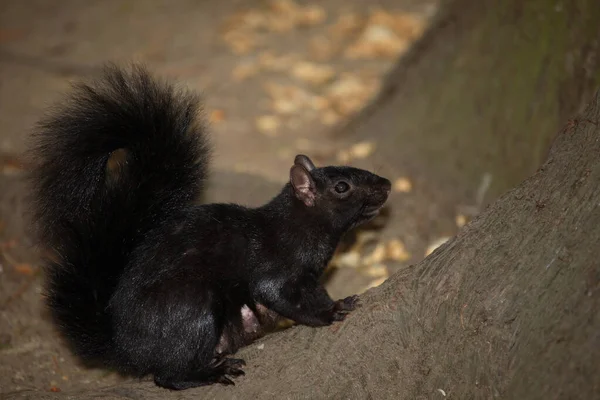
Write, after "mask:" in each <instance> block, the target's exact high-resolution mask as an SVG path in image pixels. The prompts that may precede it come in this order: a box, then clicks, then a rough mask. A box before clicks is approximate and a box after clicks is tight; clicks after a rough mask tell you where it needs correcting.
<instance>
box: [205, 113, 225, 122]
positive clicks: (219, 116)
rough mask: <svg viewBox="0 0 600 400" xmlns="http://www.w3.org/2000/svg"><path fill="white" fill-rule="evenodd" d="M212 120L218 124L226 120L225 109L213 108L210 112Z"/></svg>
mask: <svg viewBox="0 0 600 400" xmlns="http://www.w3.org/2000/svg"><path fill="white" fill-rule="evenodd" d="M209 119H210V122H211V123H213V124H218V123H219V122H222V121H224V120H225V111H223V110H213V111H212V112H211V113H210V118H209Z"/></svg>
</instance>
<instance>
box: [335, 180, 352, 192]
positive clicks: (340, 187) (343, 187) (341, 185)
mask: <svg viewBox="0 0 600 400" xmlns="http://www.w3.org/2000/svg"><path fill="white" fill-rule="evenodd" d="M348 189H350V185H348V184H347V183H346V182H338V183H337V184H336V185H335V191H336V192H338V193H344V192H347V191H348Z"/></svg>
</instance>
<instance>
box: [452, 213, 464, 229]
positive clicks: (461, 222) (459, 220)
mask: <svg viewBox="0 0 600 400" xmlns="http://www.w3.org/2000/svg"><path fill="white" fill-rule="evenodd" d="M455 221H456V226H458V227H459V228H462V227H463V226H465V225H466V223H467V217H465V216H464V215H462V214H459V215H457V216H456V219H455Z"/></svg>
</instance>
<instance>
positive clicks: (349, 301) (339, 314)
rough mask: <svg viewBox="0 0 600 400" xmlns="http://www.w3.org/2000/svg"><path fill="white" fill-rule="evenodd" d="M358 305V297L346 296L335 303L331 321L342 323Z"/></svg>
mask: <svg viewBox="0 0 600 400" xmlns="http://www.w3.org/2000/svg"><path fill="white" fill-rule="evenodd" d="M358 305H359V298H358V295H356V294H355V295H353V296H348V297H346V298H345V299H341V300H338V301H336V302H335V304H334V305H333V320H334V321H343V320H344V318H346V315H348V313H349V312H350V311H353V310H355V309H356V307H358Z"/></svg>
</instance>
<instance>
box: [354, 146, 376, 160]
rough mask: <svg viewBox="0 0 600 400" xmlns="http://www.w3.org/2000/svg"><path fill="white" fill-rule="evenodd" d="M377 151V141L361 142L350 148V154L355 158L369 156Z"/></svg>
mask: <svg viewBox="0 0 600 400" xmlns="http://www.w3.org/2000/svg"><path fill="white" fill-rule="evenodd" d="M373 151H375V143H373V142H360V143H356V144H355V145H353V146H352V147H351V148H350V154H351V155H352V157H353V158H358V159H361V158H367V157H368V156H370V155H371V154H373Z"/></svg>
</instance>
